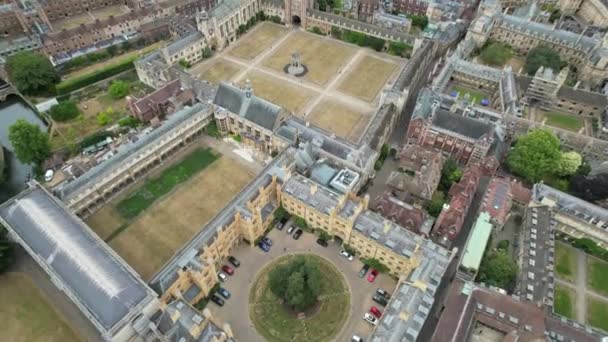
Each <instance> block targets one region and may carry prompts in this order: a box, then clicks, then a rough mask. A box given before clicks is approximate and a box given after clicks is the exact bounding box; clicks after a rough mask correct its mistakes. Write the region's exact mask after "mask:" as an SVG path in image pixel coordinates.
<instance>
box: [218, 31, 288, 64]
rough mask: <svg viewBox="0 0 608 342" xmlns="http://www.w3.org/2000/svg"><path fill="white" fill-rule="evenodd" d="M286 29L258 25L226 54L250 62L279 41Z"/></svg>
mask: <svg viewBox="0 0 608 342" xmlns="http://www.w3.org/2000/svg"><path fill="white" fill-rule="evenodd" d="M287 31H288V29H287V28H286V27H285V26H281V25H277V24H274V23H268V22H265V23H260V24H259V25H258V26H257V27H256V28H255V29H254V30H253V31H251V32H249V33H248V34H247V35H246V36H245V37H243V38H241V39H239V41H238V43H237V44H236V45H235V46H234V48H233V49H232V50H230V52H228V54H230V55H231V56H234V57H238V58H242V59H247V60H251V59H254V58H255V57H256V56H258V55H259V54H261V53H262V52H263V51H264V50H266V49H268V48H269V47H271V46H272V44H273V43H274V42H276V41H277V40H279V39H280V38H281V37H283V36H284V35H285V34H287Z"/></svg>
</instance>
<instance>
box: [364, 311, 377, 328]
mask: <svg viewBox="0 0 608 342" xmlns="http://www.w3.org/2000/svg"><path fill="white" fill-rule="evenodd" d="M363 319H364V320H366V321H368V322H369V323H371V324H373V325H376V324H378V319H377V318H376V317H374V316H372V315H370V314H369V313H367V312H366V313H365V315H363Z"/></svg>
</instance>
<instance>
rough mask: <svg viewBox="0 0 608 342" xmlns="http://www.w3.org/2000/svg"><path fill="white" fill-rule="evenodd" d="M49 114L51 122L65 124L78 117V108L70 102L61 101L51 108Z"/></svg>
mask: <svg viewBox="0 0 608 342" xmlns="http://www.w3.org/2000/svg"><path fill="white" fill-rule="evenodd" d="M49 114H50V115H51V118H53V120H55V121H58V122H65V121H69V120H72V119H75V118H77V117H78V115H80V112H79V111H78V107H76V104H75V103H74V102H72V101H63V102H59V103H58V104H56V105H54V106H52V107H51V109H50V110H49Z"/></svg>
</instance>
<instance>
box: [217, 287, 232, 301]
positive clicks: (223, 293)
mask: <svg viewBox="0 0 608 342" xmlns="http://www.w3.org/2000/svg"><path fill="white" fill-rule="evenodd" d="M217 293H219V294H220V295H221V296H222V297H224V298H226V299H229V298H230V292H228V290H226V289H225V288H223V287H220V288H219V289H218V290H217Z"/></svg>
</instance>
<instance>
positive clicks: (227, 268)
mask: <svg viewBox="0 0 608 342" xmlns="http://www.w3.org/2000/svg"><path fill="white" fill-rule="evenodd" d="M222 271H224V272H225V273H226V274H228V275H233V274H234V268H232V267H230V266H228V265H224V266H223V267H222Z"/></svg>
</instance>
